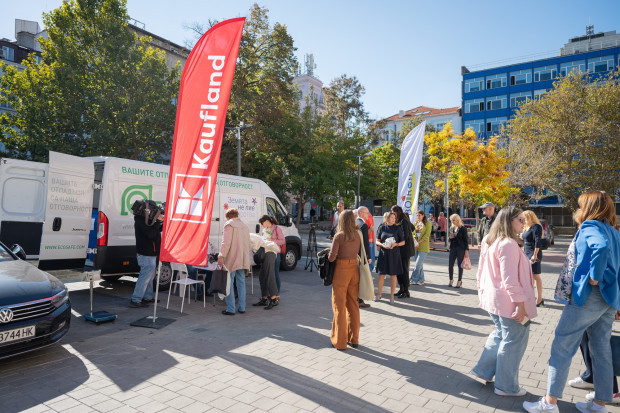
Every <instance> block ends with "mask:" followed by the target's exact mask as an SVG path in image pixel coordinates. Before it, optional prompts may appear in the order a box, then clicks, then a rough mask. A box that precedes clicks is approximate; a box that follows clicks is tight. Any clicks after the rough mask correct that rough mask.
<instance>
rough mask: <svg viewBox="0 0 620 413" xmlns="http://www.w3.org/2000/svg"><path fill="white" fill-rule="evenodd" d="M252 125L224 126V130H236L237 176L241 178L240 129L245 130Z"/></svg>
mask: <svg viewBox="0 0 620 413" xmlns="http://www.w3.org/2000/svg"><path fill="white" fill-rule="evenodd" d="M252 126H254V125H252V124H251V123H248V124H247V125H246V124H244V123H243V122H241V123H239V126H226V127H224V129H228V130H231V129H236V130H237V175H238V176H241V129H247V128H251V127H252Z"/></svg>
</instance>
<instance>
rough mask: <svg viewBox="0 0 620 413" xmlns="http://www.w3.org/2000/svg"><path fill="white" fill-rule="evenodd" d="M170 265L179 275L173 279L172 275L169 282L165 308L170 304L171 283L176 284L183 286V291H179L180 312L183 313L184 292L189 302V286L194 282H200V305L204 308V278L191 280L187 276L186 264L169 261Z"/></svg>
mask: <svg viewBox="0 0 620 413" xmlns="http://www.w3.org/2000/svg"><path fill="white" fill-rule="evenodd" d="M170 267H171V268H172V271H173V272H174V271H176V272H177V273H178V274H179V276H178V278H177V279H176V280H175V279H174V277H173V280H172V282H171V283H170V288H169V289H168V303H167V304H166V309H168V307H169V306H170V293H171V291H172V288H173V284H178V285H179V287H180V286H183V292H182V293H181V313H183V303H184V302H185V294H187V303H188V304H189V300H190V290H189V287H190V286H191V285H194V284H202V306H203V307H204V308H206V304H205V297H206V295H205V289H206V288H205V282H204V280H192V279H191V278H189V277H188V276H187V266H186V265H185V264H179V263H176V262H171V263H170ZM196 299H198V289H196Z"/></svg>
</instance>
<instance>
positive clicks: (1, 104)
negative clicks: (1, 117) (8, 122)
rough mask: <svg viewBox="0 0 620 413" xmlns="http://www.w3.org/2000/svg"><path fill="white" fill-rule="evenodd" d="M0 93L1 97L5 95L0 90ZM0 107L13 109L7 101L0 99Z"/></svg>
mask: <svg viewBox="0 0 620 413" xmlns="http://www.w3.org/2000/svg"><path fill="white" fill-rule="evenodd" d="M0 95H2V97H6V93H4V92H0ZM0 108H2V109H13V107H12V106H11V105H9V104H8V103H7V102H4V101H3V100H0Z"/></svg>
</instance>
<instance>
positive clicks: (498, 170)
mask: <svg viewBox="0 0 620 413" xmlns="http://www.w3.org/2000/svg"><path fill="white" fill-rule="evenodd" d="M424 141H425V143H426V144H427V145H428V153H429V155H430V158H429V162H428V163H427V164H426V166H425V168H426V169H427V170H429V171H434V172H437V173H438V177H440V178H441V179H438V180H437V181H436V182H435V185H436V186H437V187H441V188H443V186H444V179H445V177H447V178H448V184H449V191H450V197H451V199H460V200H463V201H464V202H465V203H466V204H467V205H469V206H475V205H480V204H481V203H483V202H485V201H492V202H493V203H495V204H498V205H502V204H503V203H504V202H505V201H506V200H507V199H508V198H509V197H510V196H511V194H513V193H515V192H516V189H515V188H513V187H512V186H510V184H509V183H508V181H507V179H508V177H509V176H510V172H508V171H507V170H506V168H505V165H506V164H507V162H508V159H507V158H505V157H503V156H502V155H501V154H500V153H499V151H498V143H497V138H496V137H493V138H491V139H489V141H488V142H486V143H485V142H483V141H480V140H478V139H476V133H475V132H474V131H473V130H472V129H471V128H469V129H467V130H466V131H465V133H463V134H461V135H456V136H455V135H454V130H453V129H452V126H451V125H450V124H448V125H446V126H445V127H444V129H443V130H442V131H440V132H432V133H429V134H427V135H426V136H425V137H424Z"/></svg>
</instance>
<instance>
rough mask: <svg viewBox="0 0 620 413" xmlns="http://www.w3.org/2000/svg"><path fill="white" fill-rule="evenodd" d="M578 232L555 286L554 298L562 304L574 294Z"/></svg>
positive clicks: (569, 247)
mask: <svg viewBox="0 0 620 413" xmlns="http://www.w3.org/2000/svg"><path fill="white" fill-rule="evenodd" d="M577 234H579V231H577ZM577 234H575V238H573V240H572V241H571V243H570V245H569V246H568V251H567V252H566V258H565V259H564V265H563V266H562V271H560V276H559V277H558V282H557V284H556V286H555V294H554V295H553V298H554V299H555V300H556V301H557V302H559V303H562V304H568V303H570V299H571V296H572V294H573V275H574V274H575V269H576V268H577V250H576V249H575V240H577Z"/></svg>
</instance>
